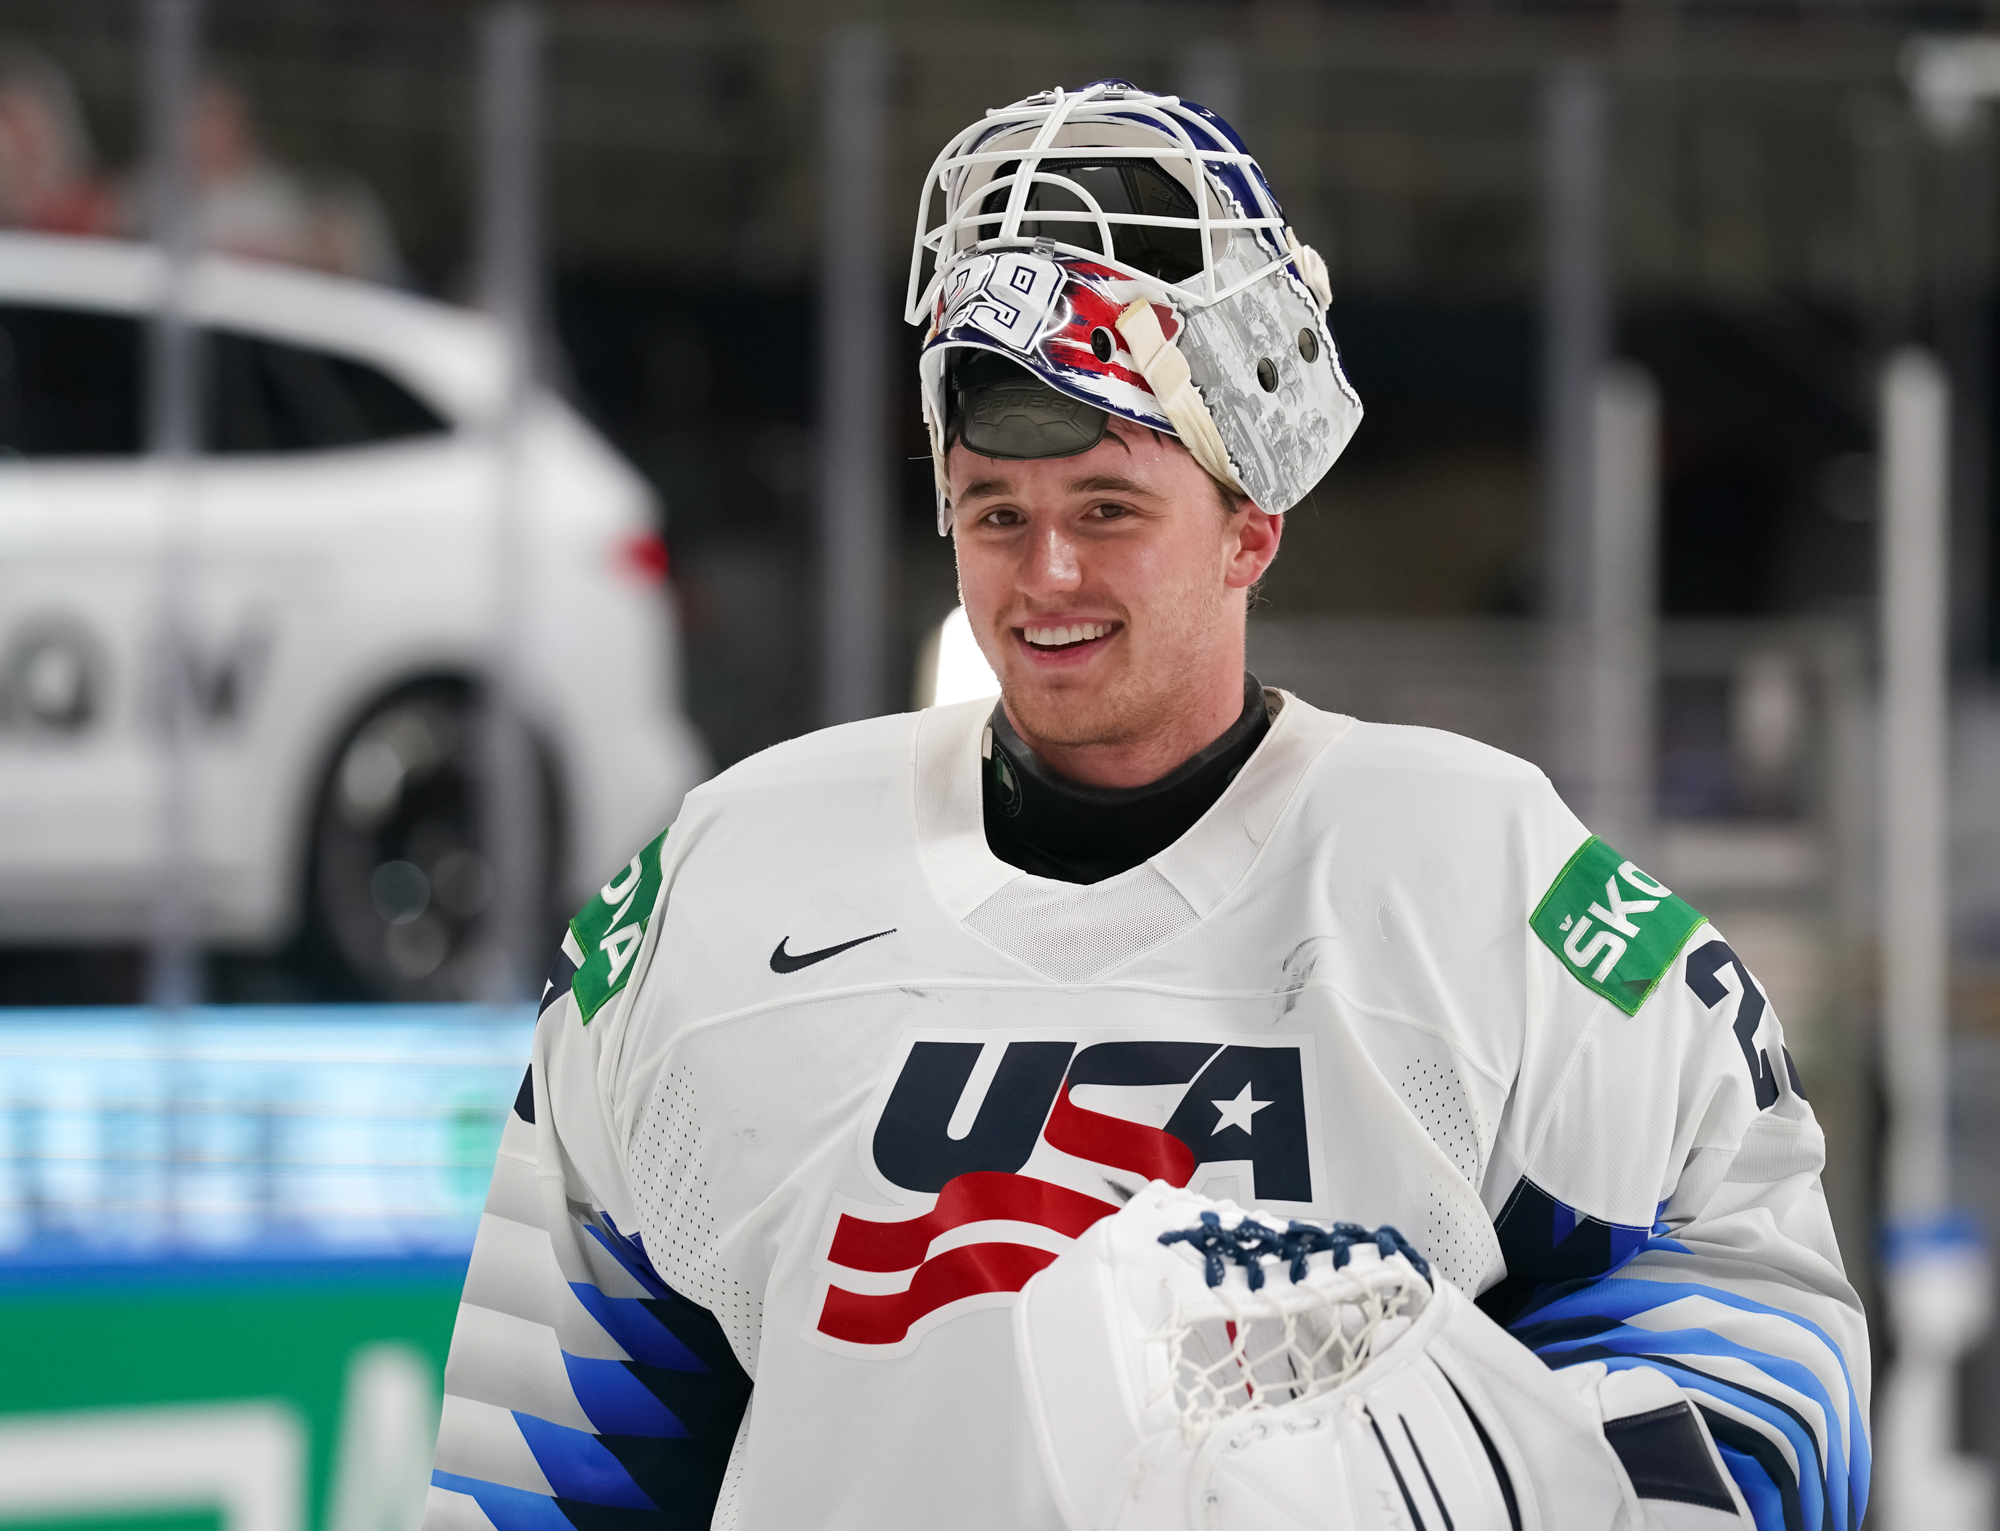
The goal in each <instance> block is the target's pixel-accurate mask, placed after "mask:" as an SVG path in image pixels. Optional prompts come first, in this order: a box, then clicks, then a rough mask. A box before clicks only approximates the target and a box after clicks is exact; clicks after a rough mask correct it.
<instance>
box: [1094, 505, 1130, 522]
mask: <svg viewBox="0 0 2000 1531" xmlns="http://www.w3.org/2000/svg"><path fill="white" fill-rule="evenodd" d="M1090 513H1091V514H1092V515H1093V516H1096V517H1097V518H1098V519H1099V520H1100V521H1116V520H1118V519H1119V518H1121V517H1123V516H1128V515H1130V514H1131V511H1130V510H1128V509H1127V508H1126V507H1125V506H1123V505H1093V506H1092V507H1091V510H1090Z"/></svg>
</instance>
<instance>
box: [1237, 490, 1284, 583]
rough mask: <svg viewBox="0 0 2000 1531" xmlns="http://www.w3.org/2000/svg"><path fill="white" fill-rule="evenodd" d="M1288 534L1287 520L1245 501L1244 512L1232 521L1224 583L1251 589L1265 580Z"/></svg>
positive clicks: (1242, 510)
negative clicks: (1265, 574) (1279, 545)
mask: <svg viewBox="0 0 2000 1531" xmlns="http://www.w3.org/2000/svg"><path fill="white" fill-rule="evenodd" d="M1284 535H1285V518H1284V517H1283V516H1274V515H1272V514H1271V513H1270V512H1269V511H1267V510H1260V509H1258V507H1257V505H1256V502H1255V501H1251V500H1245V501H1244V502H1243V507H1242V509H1240V510H1238V511H1237V512H1236V514H1235V515H1233V516H1231V517H1230V518H1229V542H1228V553H1229V561H1228V564H1227V566H1226V567H1225V570H1224V573H1223V583H1224V584H1225V585H1227V586H1228V587H1229V588H1230V589H1231V590H1248V589H1249V588H1250V587H1251V586H1252V585H1254V584H1256V583H1257V581H1258V580H1260V579H1262V578H1263V577H1264V571H1265V570H1266V569H1268V568H1270V567H1271V561H1272V560H1273V559H1274V558H1276V557H1277V556H1278V543H1279V541H1280V540H1281V539H1282V538H1283V537H1284Z"/></svg>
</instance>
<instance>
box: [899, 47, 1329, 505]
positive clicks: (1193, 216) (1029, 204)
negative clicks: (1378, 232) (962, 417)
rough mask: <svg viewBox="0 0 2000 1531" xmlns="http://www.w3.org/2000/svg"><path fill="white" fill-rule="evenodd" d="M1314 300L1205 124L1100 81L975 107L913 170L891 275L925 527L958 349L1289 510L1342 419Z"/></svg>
mask: <svg viewBox="0 0 2000 1531" xmlns="http://www.w3.org/2000/svg"><path fill="white" fill-rule="evenodd" d="M927 268H928V269H929V276H928V280H925V276H926V269H927ZM1330 298H1331V293H1330V288H1329V284H1328V281H1327V275H1326V267H1325V265H1324V263H1323V262H1321V261H1320V260H1319V258H1318V256H1316V255H1314V254H1313V252H1312V251H1311V250H1310V249H1308V248H1307V247H1306V246H1304V245H1302V244H1300V242H1299V241H1298V239H1297V237H1296V236H1295V235H1293V234H1292V232H1291V230H1290V229H1289V228H1287V227H1286V226H1285V221H1284V214H1283V212H1282V210H1281V209H1280V208H1279V207H1278V204H1277V201H1276V199H1275V198H1274V197H1273V196H1272V194H1271V190H1270V187H1269V186H1268V184H1266V182H1265V180H1264V176H1263V172H1262V171H1261V170H1260V169H1259V168H1258V166H1257V163H1256V161H1255V160H1254V159H1253V158H1252V157H1251V156H1250V154H1249V153H1248V151H1247V150H1245V149H1244V147H1243V145H1242V143H1241V141H1240V140H1239V139H1238V138H1237V137H1236V135H1235V134H1234V132H1232V131H1231V130H1230V128H1229V126H1228V125H1227V124H1226V123H1224V122H1223V121H1222V120H1221V119H1220V118H1218V117H1216V116H1215V115H1214V114H1213V113H1210V112H1208V111H1206V110H1204V109H1203V108H1201V107H1199V106H1196V105H1194V104H1193V103H1191V102H1182V101H1180V100H1178V99H1177V98H1175V97H1172V96H1154V95H1150V94H1148V93H1146V92H1144V91H1141V90H1139V89H1138V88H1137V87H1135V86H1132V85H1130V84H1127V83H1126V82H1124V81H1122V80H1104V81H1099V82H1098V83H1097V84H1095V85H1091V86H1087V87H1085V88H1084V89H1083V90H1081V91H1076V92H1064V91H1060V90H1057V91H1049V92H1045V93H1043V94H1042V95H1039V96H1032V97H1029V98H1028V99H1027V100H1025V101H1021V102H1017V103H1015V104H1014V105H1013V106H1010V107H1005V108H1001V109H999V110H997V111H993V112H989V113H988V114H987V115H986V117H985V118H984V119H983V120H982V121H981V122H978V123H975V124H973V125H972V126H971V127H969V128H967V129H966V130H965V131H964V132H962V133H960V134H959V135H958V136H957V137H956V138H954V139H953V140H952V141H951V143H949V144H947V145H946V146H945V148H944V150H943V152H941V153H940V154H939V156H938V158H937V161H936V163H935V164H934V165H933V166H932V170H931V174H930V176H929V178H928V179H927V180H926V183H925V187H924V195H923V198H922V200H921V202H920V204H919V214H918V226H917V236H916V245H915V250H914V252H913V257H912V263H911V271H910V287H909V293H908V299H909V302H908V309H907V312H906V317H907V318H908V319H909V321H910V322H911V323H913V324H921V325H925V326H926V327H927V328H928V330H929V334H928V335H927V336H926V340H925V346H924V353H923V358H922V362H921V376H922V382H923V395H924V412H925V416H926V420H927V423H928V425H929V426H930V430H931V439H932V446H933V451H934V455H935V457H936V462H937V474H938V487H939V530H940V531H941V532H942V531H946V530H948V527H949V519H948V508H947V505H946V495H947V493H948V482H947V480H946V476H945V451H946V445H947V435H946V432H947V426H948V424H949V421H950V407H951V399H950V397H949V396H948V395H949V392H950V373H951V371H952V369H953V365H954V358H955V357H962V356H963V355H964V354H965V353H966V352H967V351H968V350H972V351H984V352H990V353H992V354H994V355H997V356H1001V357H1004V358H1006V359H1007V360H1008V361H1010V362H1012V363H1014V364H1016V365H1018V366H1019V367H1020V368H1022V369H1023V370H1024V371H1025V372H1026V373H1027V374H1029V375H1030V376H1032V377H1033V378H1035V379H1036V380H1038V381H1039V382H1041V383H1043V384H1045V385H1046V386H1047V387H1049V388H1053V389H1055V390H1057V391H1058V392H1059V393H1061V394H1063V395H1065V396H1067V397H1068V398H1071V399H1074V400H1077V401H1080V402H1082V403H1085V404H1088V405H1091V406H1093V407H1095V408H1097V409H1101V410H1104V411H1106V412H1107V413H1108V414H1112V415H1117V416H1119V417H1122V418H1124V419H1127V420H1131V421H1133V422H1135V423H1137V424H1140V425H1146V426H1150V427H1152V428H1153V429H1155V430H1160V431H1164V432H1167V433H1169V434H1172V435H1175V436H1178V437H1179V438H1180V439H1181V440H1182V441H1183V442H1184V443H1185V444H1186V445H1187V446H1188V448H1189V450H1190V451H1192V452H1193V453H1194V455H1195V457H1196V458H1197V460H1199V461H1200V462H1201V464H1202V466H1203V467H1204V468H1206V469H1207V470H1208V471H1209V472H1210V473H1211V474H1212V475H1213V476H1214V477H1215V478H1216V479H1217V480H1218V481H1220V482H1222V483H1223V484H1225V485H1226V486H1228V487H1230V488H1232V489H1236V490H1238V491H1240V492H1242V493H1244V494H1246V495H1247V496H1249V497H1250V498H1251V499H1252V500H1254V501H1255V502H1256V503H1257V504H1258V505H1259V506H1261V507H1262V508H1264V509H1266V510H1270V511H1273V512H1277V511H1283V510H1287V509H1289V508H1290V507H1291V506H1292V505H1294V504H1296V503H1297V502H1298V501H1299V499H1301V498H1302V497H1303V496H1304V495H1305V493H1306V492H1307V491H1308V490H1310V489H1311V488H1312V486H1313V484H1314V483H1316V482H1317V481H1318V479H1319V478H1320V476H1321V475H1322V474H1323V473H1324V472H1325V471H1326V469H1327V468H1328V467H1330V466H1331V465H1332V463H1333V460H1334V458H1335V457H1337V456H1338V455H1339V454H1340V451H1341V449H1342V448H1343V447H1344V446H1345V445H1346V443H1347V440H1348V438H1349V437H1350V436H1351V435H1352V434H1353V431H1354V428H1355V426H1356V425H1357V424H1358V423H1359V421H1360V418H1361V401H1360V399H1359V398H1358V397H1357V396H1356V395H1355V393H1354V390H1353V388H1352V387H1351V386H1350V385H1349V384H1348V382H1347V379H1346V377H1345V376H1344V374H1343V373H1342V371H1341V368H1340V362H1339V357H1338V354H1337V352H1336V350H1335V347H1334V341H1333V335H1332V332H1331V330H1330V329H1329V328H1328V327H1327V323H1326V306H1327V303H1328V302H1329V301H1330ZM1020 455H1057V454H1053V453H1050V454H1041V453H1023V454H1020Z"/></svg>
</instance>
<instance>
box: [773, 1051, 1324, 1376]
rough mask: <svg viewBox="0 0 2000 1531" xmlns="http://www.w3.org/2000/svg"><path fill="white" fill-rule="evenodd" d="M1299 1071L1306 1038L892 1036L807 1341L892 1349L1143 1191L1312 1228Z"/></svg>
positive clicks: (831, 1234)
mask: <svg viewBox="0 0 2000 1531" xmlns="http://www.w3.org/2000/svg"><path fill="white" fill-rule="evenodd" d="M1317 1078H1318V1076H1317V1074H1316V1072H1315V1070H1314V1066H1313V1052H1312V1038H1311V1037H1310V1036H1307V1035H1298V1036H1276V1037H1272V1036H1261V1037H1257V1038H1255V1039H1254V1040H1253V1039H1249V1038H1245V1037H1244V1036H1242V1035H1241V1034H1238V1033H1216V1034H1213V1035H1206V1034H1201V1033H1193V1034H1189V1033H1182V1034H1180V1035H1177V1036H1173V1037H1169V1038H1158V1039H1143V1038H1135V1037H1134V1036H1133V1035H1132V1033H1131V1032H1130V1031H1129V1030H1122V1029H1121V1030H1117V1031H1111V1030H1101V1031H1099V1030H1086V1031H1072V1032H1070V1033H1068V1034H1067V1035H1051V1034H1050V1033H1049V1032H1048V1031H1018V1032H1015V1031H1008V1032H994V1031H915V1032H910V1033H908V1034H906V1035H905V1036H904V1037H903V1039H902V1042H901V1044H900V1046H899V1047H898V1050H897V1052H896V1054H895V1056H894V1057H893V1059H892V1060H891V1063H890V1066H889V1067H888V1069H887V1070H886V1071H885V1073H884V1076H883V1079H882V1082H881V1084H880V1085H879V1086H878V1088H877V1089H876V1091H875V1094H874V1096H873V1098H872V1099H871V1101H870V1103H869V1107H868V1110H867V1112H866V1113H865V1114H864V1116H863V1118H862V1124H861V1132H860V1137H859V1143H858V1147H859V1149H860V1153H861V1162H862V1166H863V1168H864V1170H865V1171H866V1174H867V1177H868V1179H869V1180H870V1182H871V1183H872V1184H873V1185H874V1186H875V1188H876V1189H877V1191H878V1192H879V1193H880V1196H881V1200H879V1201H876V1200H871V1201H866V1202H864V1201H858V1200H856V1199H854V1198H851V1197H846V1196H838V1195H836V1196H835V1197H834V1199H833V1205H832V1206H831V1208H830V1209H829V1211H828V1213H827V1217H826V1223H825V1226H824V1228H823V1229H822V1231H821V1234H820V1241H819V1247H818V1251H817V1254H818V1259H817V1263H816V1267H815V1277H816V1287H815V1290H814V1293H813V1298H812V1301H811V1304H810V1306H809V1308H808V1316H807V1319H806V1328H805V1333H806V1337H807V1338H808V1339H809V1340H811V1341H812V1342H813V1343H814V1344H817V1345H820V1346H823V1347H825V1348H828V1349H832V1350H837V1351H842V1352H845V1353H848V1354H853V1355H867V1356H892V1355H899V1354H902V1353H903V1352H905V1351H907V1350H909V1349H910V1348H911V1347H912V1346H914V1345H915V1344H916V1343H917V1342H918V1341H919V1340H920V1339H921V1338H922V1337H923V1335H924V1334H925V1333H926V1332H928V1331H929V1330H931V1329H933V1328H935V1327H937V1326H938V1325H939V1324H942V1323H947V1322H949V1321H950V1320H952V1319H954V1318H956V1317H958V1316H959V1315H961V1314H964V1313H968V1312H972V1311H975V1310H977V1309H980V1308H990V1307H999V1306H1005V1305H1007V1304H1009V1303H1011V1302H1012V1301H1013V1299H1014V1294H1015V1293H1016V1292H1018V1291H1019V1290H1020V1289H1021V1287H1022V1286H1023V1285H1024V1284H1025V1283H1026V1282H1027V1280H1028V1278H1029V1277H1030V1276H1032V1275H1034V1273H1035V1272H1036V1271H1038V1270H1040V1269H1041V1268H1042V1267H1043V1266H1045V1265H1047V1264H1048V1263H1049V1262H1050V1261H1051V1260H1053V1259H1055V1257H1056V1256H1057V1255H1058V1254H1060V1253H1062V1251H1063V1250H1064V1249H1066V1248H1068V1247H1069V1245H1070V1244H1071V1243H1072V1242H1073V1241H1074V1240H1075V1239H1076V1237H1077V1236H1078V1235H1079V1234H1081V1233H1082V1232H1083V1231H1084V1230H1085V1229H1086V1228H1088V1227H1089V1226H1090V1225H1091V1224H1092V1223H1094V1222H1096V1221H1097V1220H1098V1219H1099V1218H1100V1217H1108V1216H1109V1215H1110V1214H1111V1213H1113V1212H1116V1211H1117V1210H1118V1208H1119V1206H1120V1205H1121V1204H1122V1202H1123V1200H1124V1197H1125V1196H1127V1195H1129V1194H1130V1193H1131V1192H1132V1191H1134V1190H1136V1189H1138V1188H1139V1187H1140V1186H1142V1185H1144V1184H1145V1183H1146V1182H1147V1181H1150V1180H1164V1181H1166V1182H1168V1183H1169V1184H1171V1185H1177V1186H1189V1187H1192V1188H1193V1189H1194V1190H1197V1191H1200V1192H1202V1193H1204V1194H1206V1195H1210V1196H1215V1197H1221V1198H1228V1199H1230V1200H1234V1201H1237V1202H1240V1203H1241V1204H1243V1205H1244V1206H1253V1205H1254V1206H1257V1207H1262V1208H1265V1209H1267V1210H1269V1211H1271V1212H1273V1213H1278V1214H1287V1215H1291V1216H1312V1215H1317V1214H1318V1213H1319V1211H1320V1209H1319V1207H1318V1206H1317V1203H1316V1197H1317V1188H1318V1187H1319V1186H1321V1185H1323V1184H1324V1177H1323V1176H1322V1175H1321V1174H1320V1172H1319V1165H1320V1164H1321V1162H1322V1161H1321V1158H1320V1143H1319V1108H1318V1095H1317ZM885 1202H886V1203H887V1204H886V1205H884V1203H885Z"/></svg>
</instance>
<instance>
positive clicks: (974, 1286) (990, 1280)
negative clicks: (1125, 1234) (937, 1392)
mask: <svg viewBox="0 0 2000 1531" xmlns="http://www.w3.org/2000/svg"><path fill="white" fill-rule="evenodd" d="M961 1178H962V1177H961ZM1107 1210H1109V1209H1107ZM1053 1259H1055V1256H1054V1255H1052V1254H1051V1253H1049V1251H1048V1250H1046V1249H1034V1248H1031V1247H1030V1246H1028V1245H1026V1244H967V1245H966V1246H965V1247H964V1248H962V1249H953V1250H948V1251H947V1252H946V1253H944V1254H941V1255H939V1256H938V1257H937V1258H936V1259H935V1260H930V1261H927V1262H926V1263H925V1264H924V1265H923V1266H922V1267H921V1268H920V1269H919V1270H918V1271H917V1274H916V1276H915V1277H914V1278H913V1279H912V1280H911V1282H910V1286H909V1290H908V1291H904V1292H890V1293H886V1294H882V1295H876V1296H866V1295H864V1294H862V1293H859V1292H849V1291H844V1290H843V1289H841V1288H840V1287H837V1286H836V1287H828V1288H827V1292H826V1306H825V1307H823V1308H821V1309H820V1314H819V1332H820V1333H821V1334H825V1335H830V1336H832V1337H833V1338H834V1339H836V1340H847V1341H849V1342H850V1343H852V1344H856V1345H893V1344H895V1343H896V1342H897V1341H899V1340H902V1339H904V1338H906V1337H907V1336H908V1335H909V1332H910V1325H912V1324H914V1323H915V1322H916V1321H917V1320H918V1319H920V1318H922V1317H923V1316H924V1315H925V1314H926V1313H934V1312H936V1311H937V1310H938V1309H939V1308H942V1307H943V1306H944V1305H945V1304H946V1303H948V1302H957V1301H958V1300H959V1298H961V1297H976V1296H978V1295H979V1294H980V1293H981V1292H1018V1291H1020V1290H1021V1288H1022V1287H1023V1286H1024V1285H1025V1284H1026V1283H1027V1280H1028V1278H1029V1277H1030V1276H1032V1275H1034V1274H1035V1272H1036V1271H1038V1270H1040V1269H1041V1268H1042V1267H1043V1266H1045V1265H1047V1264H1048V1263H1049V1262H1050V1261H1051V1260H1053Z"/></svg>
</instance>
